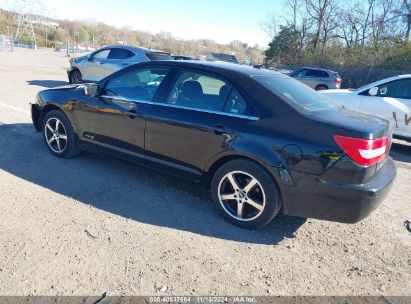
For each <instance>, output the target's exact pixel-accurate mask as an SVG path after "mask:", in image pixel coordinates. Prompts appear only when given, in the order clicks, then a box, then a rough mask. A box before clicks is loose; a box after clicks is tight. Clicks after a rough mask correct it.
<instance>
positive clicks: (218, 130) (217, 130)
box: [212, 125, 233, 135]
mask: <svg viewBox="0 0 411 304" xmlns="http://www.w3.org/2000/svg"><path fill="white" fill-rule="evenodd" d="M212 130H213V132H214V134H216V135H223V134H230V133H233V132H231V131H230V130H228V129H226V127H224V125H215V126H213V127H212Z"/></svg>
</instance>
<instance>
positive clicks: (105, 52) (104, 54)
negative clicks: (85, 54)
mask: <svg viewBox="0 0 411 304" xmlns="http://www.w3.org/2000/svg"><path fill="white" fill-rule="evenodd" d="M109 53H110V50H102V51H100V52H97V53H95V54H94V55H93V59H98V60H102V59H107V56H108V54H109Z"/></svg>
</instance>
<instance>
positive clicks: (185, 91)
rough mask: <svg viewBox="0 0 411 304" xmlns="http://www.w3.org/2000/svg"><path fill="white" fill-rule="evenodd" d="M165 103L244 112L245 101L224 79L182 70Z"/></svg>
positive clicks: (211, 109) (216, 110) (237, 112)
mask: <svg viewBox="0 0 411 304" xmlns="http://www.w3.org/2000/svg"><path fill="white" fill-rule="evenodd" d="M167 103H168V104H171V105H176V106H181V107H187V108H193V109H200V110H209V111H215V112H226V113H231V114H238V115H240V114H244V113H245V111H246V103H245V101H244V99H243V98H242V97H241V96H240V94H239V93H238V92H237V91H236V90H235V89H234V88H233V87H232V86H231V85H230V84H228V83H227V82H226V81H224V80H222V79H219V78H217V77H214V76H210V75H206V74H202V73H198V72H191V71H187V72H183V73H181V74H180V76H179V77H178V79H177V81H176V82H175V84H174V86H173V88H172V90H171V93H170V96H169V97H168V99H167Z"/></svg>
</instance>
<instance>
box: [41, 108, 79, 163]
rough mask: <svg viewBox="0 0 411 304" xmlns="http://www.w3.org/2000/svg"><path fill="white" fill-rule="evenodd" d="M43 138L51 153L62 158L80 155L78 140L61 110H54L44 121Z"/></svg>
mask: <svg viewBox="0 0 411 304" xmlns="http://www.w3.org/2000/svg"><path fill="white" fill-rule="evenodd" d="M42 131H43V138H44V142H45V143H46V146H47V148H48V149H49V151H50V152H51V153H52V154H53V155H55V156H57V157H62V158H70V157H73V156H76V155H77V154H78V153H79V151H80V150H79V148H78V146H77V138H76V135H75V133H74V131H73V128H72V126H71V124H70V121H69V119H68V118H67V116H66V115H65V114H64V113H63V112H62V111H60V110H53V111H50V112H48V113H47V114H46V116H45V117H44V119H43V126H42Z"/></svg>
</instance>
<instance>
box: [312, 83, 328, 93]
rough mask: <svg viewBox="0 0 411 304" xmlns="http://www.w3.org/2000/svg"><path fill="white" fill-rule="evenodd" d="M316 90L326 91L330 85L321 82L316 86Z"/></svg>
mask: <svg viewBox="0 0 411 304" xmlns="http://www.w3.org/2000/svg"><path fill="white" fill-rule="evenodd" d="M315 90H316V91H324V90H328V86H326V85H325V84H319V85H318V86H316V87H315Z"/></svg>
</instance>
